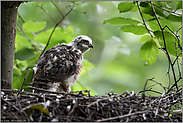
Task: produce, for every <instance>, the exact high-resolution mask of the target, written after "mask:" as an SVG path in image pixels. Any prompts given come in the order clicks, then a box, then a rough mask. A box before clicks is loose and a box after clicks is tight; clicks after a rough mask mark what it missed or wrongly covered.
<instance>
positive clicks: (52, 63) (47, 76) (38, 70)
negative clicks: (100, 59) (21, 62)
mask: <svg viewBox="0 0 183 123" xmlns="http://www.w3.org/2000/svg"><path fill="white" fill-rule="evenodd" d="M90 48H93V45H92V40H91V38H89V37H87V36H85V35H80V36H77V37H76V38H75V39H74V40H73V41H72V42H70V43H69V44H65V43H62V44H60V45H56V46H54V47H52V48H50V49H49V50H47V51H45V52H44V53H43V54H42V56H41V57H40V59H39V60H38V62H37V64H36V66H35V67H34V68H33V70H34V76H33V86H34V87H36V88H42V89H47V90H49V91H53V92H62V91H64V92H69V91H70V90H71V86H73V85H74V84H75V83H76V80H77V79H78V76H79V75H80V72H81V69H82V61H83V54H84V53H85V52H86V51H88V50H89V49H90ZM35 91H36V90H35ZM36 92H39V91H36Z"/></svg>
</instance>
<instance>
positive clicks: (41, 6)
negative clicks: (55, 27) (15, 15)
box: [37, 4, 57, 24]
mask: <svg viewBox="0 0 183 123" xmlns="http://www.w3.org/2000/svg"><path fill="white" fill-rule="evenodd" d="M37 6H38V7H40V8H41V9H42V10H43V11H44V12H45V13H46V14H47V15H48V16H49V17H50V18H51V19H52V21H53V22H54V23H55V24H57V22H56V21H55V20H54V19H53V18H52V16H51V15H50V14H49V13H48V12H47V11H46V10H45V9H44V8H43V4H42V5H40V4H39V5H37Z"/></svg>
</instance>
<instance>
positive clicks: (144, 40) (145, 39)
mask: <svg viewBox="0 0 183 123" xmlns="http://www.w3.org/2000/svg"><path fill="white" fill-rule="evenodd" d="M149 40H151V36H150V35H143V36H142V37H141V38H140V41H139V42H138V43H145V42H146V41H149Z"/></svg>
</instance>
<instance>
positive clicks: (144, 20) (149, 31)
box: [137, 1, 153, 37]
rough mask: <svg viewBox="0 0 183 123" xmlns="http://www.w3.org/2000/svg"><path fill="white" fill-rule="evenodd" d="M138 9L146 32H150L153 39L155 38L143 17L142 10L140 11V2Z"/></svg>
mask: <svg viewBox="0 0 183 123" xmlns="http://www.w3.org/2000/svg"><path fill="white" fill-rule="evenodd" d="M137 7H138V10H139V13H140V16H141V18H142V21H143V25H144V26H145V28H146V30H147V31H148V32H149V34H150V35H151V37H153V36H152V34H151V32H150V30H149V29H148V28H147V25H146V23H145V20H144V17H143V15H142V12H141V10H140V6H139V3H138V1H137Z"/></svg>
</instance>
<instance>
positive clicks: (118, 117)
mask: <svg viewBox="0 0 183 123" xmlns="http://www.w3.org/2000/svg"><path fill="white" fill-rule="evenodd" d="M148 111H149V110H146V111H139V112H135V113H131V114H126V115H122V116H117V117H110V118H106V119H101V120H97V122H102V121H108V120H114V119H120V118H125V117H129V116H132V115H136V114H142V113H145V112H148Z"/></svg>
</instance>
